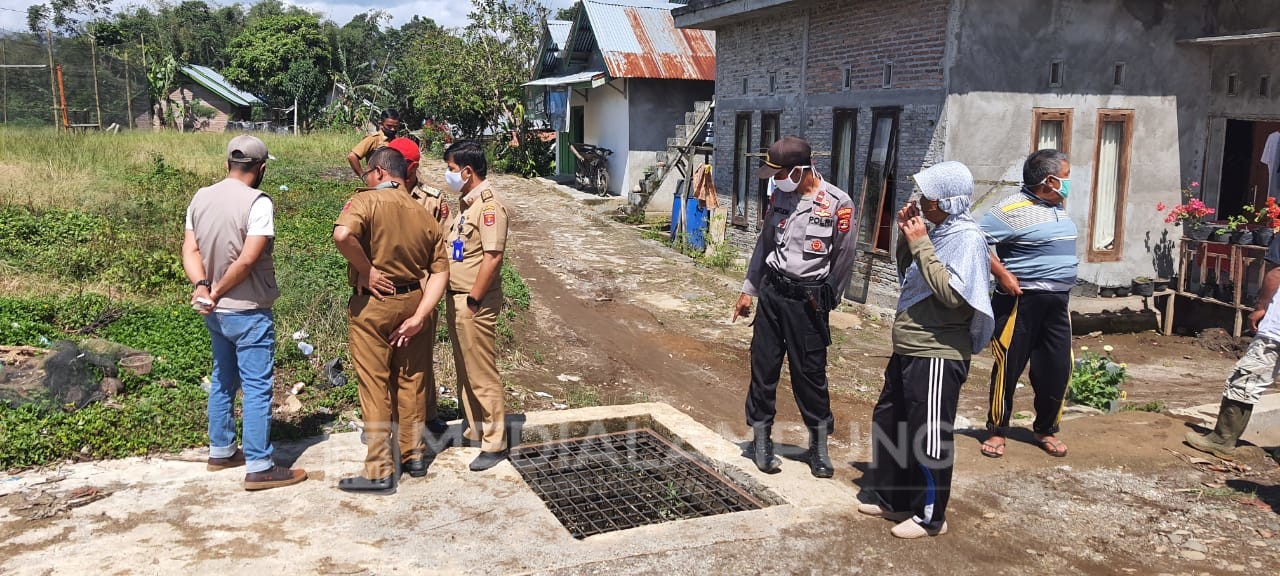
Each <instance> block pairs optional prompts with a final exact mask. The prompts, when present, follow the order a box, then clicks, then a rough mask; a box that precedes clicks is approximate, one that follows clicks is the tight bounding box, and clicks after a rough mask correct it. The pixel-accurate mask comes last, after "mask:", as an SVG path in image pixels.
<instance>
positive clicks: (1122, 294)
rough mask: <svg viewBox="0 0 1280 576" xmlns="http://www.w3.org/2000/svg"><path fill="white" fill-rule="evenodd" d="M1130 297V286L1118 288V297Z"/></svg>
mask: <svg viewBox="0 0 1280 576" xmlns="http://www.w3.org/2000/svg"><path fill="white" fill-rule="evenodd" d="M1128 295H1129V287H1128V286H1116V297H1118V298H1124V297H1126V296H1128Z"/></svg>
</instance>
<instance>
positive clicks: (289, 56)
mask: <svg viewBox="0 0 1280 576" xmlns="http://www.w3.org/2000/svg"><path fill="white" fill-rule="evenodd" d="M229 50H230V52H231V54H232V57H231V63H230V65H229V66H227V68H226V69H224V70H223V71H222V74H223V76H225V77H226V78H227V80H230V81H231V82H232V83H234V84H237V85H239V86H240V87H241V88H244V89H246V90H249V91H250V92H254V93H257V94H262V95H264V96H266V99H267V102H268V104H270V105H271V106H273V107H276V108H287V107H289V106H291V105H293V98H294V96H299V100H300V103H301V104H303V105H304V106H307V107H308V108H309V109H313V110H314V109H318V108H319V102H318V98H316V99H313V100H307V101H303V100H301V96H302V94H300V93H299V92H300V90H301V91H306V92H308V93H310V92H311V90H310V87H306V88H301V89H300V88H298V87H295V86H292V85H291V84H290V83H289V82H290V80H291V79H296V78H298V77H305V78H304V79H305V80H306V81H308V82H310V81H312V80H313V78H312V74H313V70H319V69H320V68H323V67H327V66H328V63H329V62H330V60H331V57H332V55H331V51H330V45H329V42H328V40H327V39H326V38H325V35H324V33H323V30H322V28H321V25H320V20H319V18H317V17H316V16H314V15H309V14H295V15H281V16H266V17H263V18H260V19H257V20H253V21H251V22H250V24H249V25H248V26H247V27H246V28H245V29H244V32H241V33H240V35H239V36H236V38H235V40H232V41H231V45H230V47H229ZM300 62H310V63H311V67H312V68H311V69H304V68H299V69H298V70H299V71H298V72H296V73H295V74H294V75H290V73H289V71H290V69H291V68H292V67H294V66H305V65H300V64H299V63H300ZM313 96H314V95H313Z"/></svg>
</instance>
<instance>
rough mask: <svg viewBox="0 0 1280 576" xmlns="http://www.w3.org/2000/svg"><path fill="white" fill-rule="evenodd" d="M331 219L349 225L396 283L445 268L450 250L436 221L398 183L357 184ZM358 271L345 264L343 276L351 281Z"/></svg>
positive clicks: (372, 258) (371, 257) (376, 265)
mask: <svg viewBox="0 0 1280 576" xmlns="http://www.w3.org/2000/svg"><path fill="white" fill-rule="evenodd" d="M334 225H335V226H346V227H347V228H348V229H349V230H351V233H352V234H353V235H355V237H356V238H357V239H359V240H360V247H361V248H363V249H364V253H365V255H366V256H368V257H369V261H370V262H373V267H374V268H377V269H378V270H379V271H381V272H382V273H383V274H385V275H386V276H387V277H388V278H390V279H391V282H392V283H394V284H395V285H396V286H404V285H406V284H411V283H414V282H418V281H420V280H422V279H423V278H424V277H425V276H426V275H427V273H432V274H435V273H438V272H444V271H445V270H448V269H449V253H448V252H447V251H445V244H444V236H443V234H442V233H441V232H440V226H439V224H437V223H436V221H435V219H433V218H432V217H431V215H430V214H428V213H427V210H426V209H425V208H423V207H422V205H421V204H418V203H417V202H416V201H414V199H413V198H412V197H411V196H409V193H407V192H405V191H404V190H402V189H400V188H398V187H395V188H392V187H386V188H362V189H358V190H357V191H356V194H355V196H352V197H351V199H350V200H348V201H347V204H346V205H345V206H343V207H342V214H341V215H340V216H338V220H337V221H336V222H334ZM358 276H359V274H358V273H357V272H356V269H355V267H354V266H351V265H350V264H348V265H347V281H348V282H349V283H350V284H351V286H352V287H355V286H356V285H357V279H358Z"/></svg>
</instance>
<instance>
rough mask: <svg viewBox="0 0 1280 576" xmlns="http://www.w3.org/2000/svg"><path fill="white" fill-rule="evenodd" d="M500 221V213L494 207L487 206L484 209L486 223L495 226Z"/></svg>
mask: <svg viewBox="0 0 1280 576" xmlns="http://www.w3.org/2000/svg"><path fill="white" fill-rule="evenodd" d="M497 221H498V213H497V211H495V210H494V209H493V208H487V209H485V211H484V225H485V226H493V225H494V224H495V223H497Z"/></svg>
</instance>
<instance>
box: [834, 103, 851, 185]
mask: <svg viewBox="0 0 1280 576" xmlns="http://www.w3.org/2000/svg"><path fill="white" fill-rule="evenodd" d="M839 150H840V154H841V157H840V158H837V159H835V161H836V162H837V165H838V166H839V169H838V171H837V172H836V173H835V178H836V187H837V188H839V189H841V190H846V191H847V190H852V185H853V182H852V181H851V180H852V179H853V157H854V150H853V118H851V117H848V116H846V117H843V118H841V119H840V143H839Z"/></svg>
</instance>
